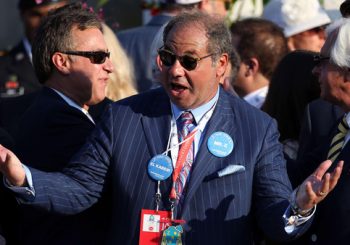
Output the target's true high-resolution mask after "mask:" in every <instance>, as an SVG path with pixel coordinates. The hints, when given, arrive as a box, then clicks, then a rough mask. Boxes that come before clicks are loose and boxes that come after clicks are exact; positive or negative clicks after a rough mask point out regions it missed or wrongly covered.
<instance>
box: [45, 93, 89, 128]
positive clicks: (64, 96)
mask: <svg viewBox="0 0 350 245" xmlns="http://www.w3.org/2000/svg"><path fill="white" fill-rule="evenodd" d="M50 89H52V90H53V91H55V92H56V93H57V94H58V95H59V96H61V98H62V99H63V100H64V101H65V102H67V104H68V105H70V106H71V107H74V108H76V109H78V110H79V111H81V112H83V113H84V114H85V115H86V116H87V117H88V118H89V119H90V121H92V122H93V123H95V122H94V119H93V118H92V117H91V115H90V114H89V112H88V111H87V110H85V109H84V108H83V107H81V106H79V105H78V104H77V103H76V102H74V101H73V100H72V99H71V98H69V97H67V96H66V95H64V94H63V93H61V92H60V91H58V90H56V89H54V88H50Z"/></svg>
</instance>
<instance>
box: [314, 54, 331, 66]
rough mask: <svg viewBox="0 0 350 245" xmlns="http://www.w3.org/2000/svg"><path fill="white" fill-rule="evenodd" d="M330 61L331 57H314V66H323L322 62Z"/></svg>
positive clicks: (319, 55)
mask: <svg viewBox="0 0 350 245" xmlns="http://www.w3.org/2000/svg"><path fill="white" fill-rule="evenodd" d="M329 59H330V57H328V56H323V55H321V54H318V55H314V65H315V66H318V65H319V64H321V62H322V61H323V60H329Z"/></svg>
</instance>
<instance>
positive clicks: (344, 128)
mask: <svg viewBox="0 0 350 245" xmlns="http://www.w3.org/2000/svg"><path fill="white" fill-rule="evenodd" d="M338 129H339V131H340V132H342V133H346V132H347V131H348V130H349V125H348V122H347V121H346V116H344V117H343V120H341V122H340V123H339V125H338Z"/></svg>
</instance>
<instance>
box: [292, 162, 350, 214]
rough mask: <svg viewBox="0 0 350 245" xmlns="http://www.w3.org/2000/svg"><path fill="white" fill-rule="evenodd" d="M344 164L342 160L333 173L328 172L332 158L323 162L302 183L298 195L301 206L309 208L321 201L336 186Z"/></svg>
mask: <svg viewBox="0 0 350 245" xmlns="http://www.w3.org/2000/svg"><path fill="white" fill-rule="evenodd" d="M343 164H344V162H343V161H340V162H339V163H338V165H337V167H336V168H335V169H334V170H333V172H332V173H327V170H328V169H329V167H330V166H331V165H332V162H331V161H330V160H326V161H324V162H322V163H321V164H320V165H319V166H318V168H317V169H316V170H315V172H314V173H313V174H311V175H310V176H309V177H308V178H307V179H306V180H305V181H304V182H303V183H302V184H301V185H300V187H299V190H298V192H297V196H296V202H297V205H298V206H299V208H301V209H302V210H308V209H311V208H312V207H313V206H314V205H315V204H317V203H319V202H321V201H322V200H323V199H324V198H325V197H326V196H327V195H328V193H329V192H331V191H332V190H333V189H334V187H335V186H336V184H337V182H338V180H339V177H340V174H341V172H342V169H343Z"/></svg>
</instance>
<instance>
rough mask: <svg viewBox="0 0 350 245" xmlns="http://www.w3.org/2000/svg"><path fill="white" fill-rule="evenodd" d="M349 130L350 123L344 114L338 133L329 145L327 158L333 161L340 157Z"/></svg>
mask: <svg viewBox="0 0 350 245" xmlns="http://www.w3.org/2000/svg"><path fill="white" fill-rule="evenodd" d="M348 130H349V125H348V123H347V121H346V117H345V116H344V117H343V119H342V120H341V122H340V123H339V125H338V132H337V134H336V135H335V136H334V137H333V139H332V143H331V145H330V147H329V151H328V155H327V159H329V160H331V161H332V162H333V161H334V160H335V159H336V158H337V157H338V155H339V154H340V152H341V150H342V148H343V145H344V140H345V136H346V134H347V132H348Z"/></svg>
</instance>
